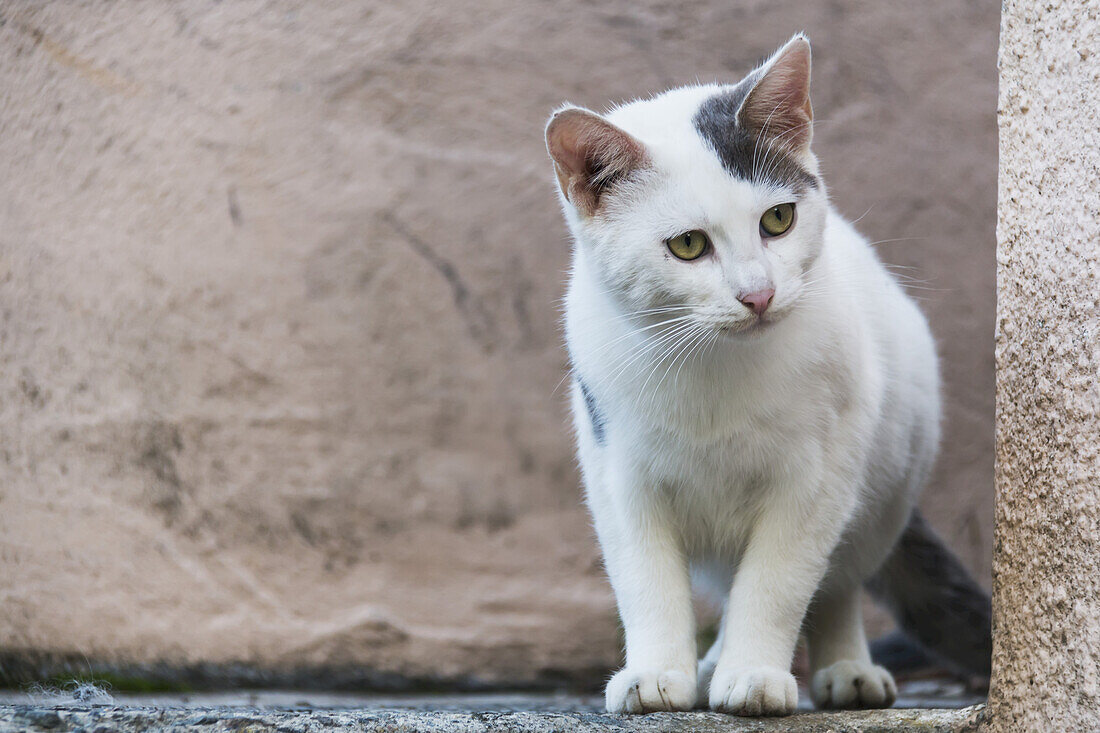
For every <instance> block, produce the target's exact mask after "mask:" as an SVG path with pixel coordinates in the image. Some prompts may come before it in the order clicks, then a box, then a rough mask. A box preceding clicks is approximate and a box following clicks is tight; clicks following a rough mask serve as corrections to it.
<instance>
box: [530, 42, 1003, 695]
mask: <svg viewBox="0 0 1100 733" xmlns="http://www.w3.org/2000/svg"><path fill="white" fill-rule="evenodd" d="M810 69H811V53H810V44H809V41H808V40H807V38H806V37H805V36H804V35H802V34H798V35H795V36H794V37H793V38H791V39H790V41H788V42H787V43H786V44H785V45H784V46H782V47H781V48H780V49H779V50H778V51H776V52H775V54H773V55H772V56H771V58H769V59H768V60H767V61H765V62H764V63H763V64H761V65H760V66H759V67H757V68H756V69H755V70H753V71H752V72H751V73H749V74H748V75H747V76H746V77H745V78H744V79H743V80H742V81H740V82H739V83H737V84H734V85H696V86H688V87H683V88H679V89H674V90H671V91H668V92H665V93H663V94H660V95H658V96H656V97H653V98H651V99H646V100H640V101H634V102H631V103H628V104H625V105H623V106H620V107H617V108H615V109H613V110H612V111H610V112H609V113H607V114H604V115H600V114H597V113H595V112H592V111H589V110H587V109H583V108H580V107H576V106H570V105H567V106H565V107H563V108H561V109H559V110H558V111H557V112H556V113H555V114H554V115H553V116H552V117H551V119H550V121H549V123H548V125H547V127H546V144H547V149H548V151H549V154H550V157H551V158H552V160H553V164H554V171H555V174H556V178H557V183H558V189H559V194H560V196H559V198H560V201H561V205H562V210H563V212H564V215H565V219H566V222H567V224H568V226H569V229H570V230H571V232H572V235H573V238H574V242H575V246H574V249H573V260H572V269H571V275H570V282H569V288H568V293H567V296H566V299H565V332H566V343H567V346H568V350H569V354H570V358H571V362H572V366H573V375H574V379H573V387H572V399H571V403H572V409H573V413H574V421H575V428H576V440H577V452H578V457H579V462H580V466H581V474H582V479H583V482H584V486H585V495H586V500H587V503H588V506H589V508H590V511H591V513H592V516H593V520H594V524H595V529H596V535H597V538H598V540H599V543H600V546H601V548H602V551H603V556H604V561H605V565H606V569H607V572H608V576H609V579H610V582H611V585H612V588H613V590H614V593H615V598H616V601H617V604H618V608H619V613H620V616H621V619H622V625H623V629H624V632H625V640H626V660H625V666H624V667H623V668H622V669H621V670H620V671H618V672H616V673H615V674H614V675H613V676H612V677H611V679H610V681H609V682H608V684H607V687H606V705H607V709H608V711H610V712H613V713H643V712H650V711H662V710H689V709H692V708H693V707H695V706H696V704H697V702H698V703H700V704H701V705H703V704H705V705H709V707H710V708H711V709H713V710H718V711H725V712H729V713H733V714H738V715H786V714H789V713H791V712H793V711H794V710H795V708H796V706H797V701H798V690H797V686H796V683H795V678H794V677H793V676H792V674H791V671H790V669H791V664H792V658H793V655H794V652H795V648H796V644H797V643H798V640H799V638H800V635H804V636H805V639H806V642H807V645H808V650H809V663H810V667H811V675H812V678H811V683H810V689H811V697H812V698H813V702H814V703H815V704H816V705H817V706H818V707H822V708H850V707H884V706H889V705H891V704H892V703H893V701H894V699H895V697H896V694H897V689H896V686H895V683H894V680H893V678H892V676H891V674H890V672H889V671H887V670H886V669H885V668H884V667H882V666H879V665H877V664H875V663H874V661H872V657H871V654H870V652H869V649H868V643H867V640H866V637H865V635H864V630H863V622H862V618H861V610H860V608H861V607H860V603H861V587H862V586H863V585H864V584H865V583H867V584H869V586H870V587H871V588H872V590H875V591H877V592H878V593H879V595H880V596H882V597H883V599H884V600H885V601H886V602H887V604H888V605H891V607H892V608H893V610H894V611H895V612H896V616H897V617H898V618H899V619H900V621H901V625H902V627H903V629H905V631H907V632H908V633H909V634H910V635H912V636H915V637H916V638H917V639H918V640H919V641H921V642H923V643H924V644H925V645H927V646H929V647H931V648H932V650H933V651H934V652H939V653H940V654H941V655H943V656H944V657H946V658H947V659H948V661H954V662H955V663H956V664H957V665H958V666H960V667H963V668H967V669H975V668H978V669H981V668H984V669H985V670H986V671H988V649H989V641H988V639H989V628H988V627H989V610H988V609H989V598H988V595H987V594H985V593H984V591H982V590H981V589H980V588H979V587H978V586H977V585H976V584H975V583H974V582H973V580H971V579H970V577H969V576H968V575H966V573H965V571H964V570H962V567H961V565H960V564H959V563H958V562H957V561H956V560H955V559H954V558H953V557H952V556H951V555H950V553H949V552H948V551H947V550H946V549H944V548H943V545H942V543H940V542H939V541H938V540H937V539H936V538H935V536H934V535H933V534H932V533H931V532H930V530H928V528H927V525H926V524H924V523H923V522H922V521H921V520H920V516H919V515H918V514H916V513H915V511H914V505H915V501H916V499H917V496H918V494H919V492H920V490H921V488H922V486H923V485H924V483H925V481H926V480H927V478H928V475H929V472H930V470H931V468H932V465H933V462H934V460H935V457H936V453H937V447H938V443H939V438H940V397H939V388H940V385H939V373H938V363H937V356H936V350H935V345H934V343H933V338H932V335H931V332H930V329H929V326H928V323H927V321H926V320H925V318H924V316H923V315H922V314H921V312H920V310H919V309H918V308H917V307H916V305H915V304H914V303H913V301H912V300H911V299H910V298H909V297H908V296H907V295H906V294H905V292H904V291H903V290H902V288H901V287H900V286H899V285H898V283H897V282H896V281H895V280H894V278H893V277H892V276H891V275H890V273H889V271H888V270H887V269H886V268H885V267H884V266H883V265H882V264H881V263H880V261H879V260H878V259H877V257H876V255H875V253H874V251H873V250H872V247H871V246H870V245H869V244H868V243H867V242H866V241H865V240H864V239H863V238H862V237H861V236H860V235H859V234H858V233H857V232H856V230H855V229H854V228H853V226H852V225H851V224H850V223H848V222H847V221H845V220H844V219H843V218H841V216H840V215H839V214H838V213H837V212H836V211H835V209H833V207H832V206H831V205H830V203H829V200H828V197H827V194H826V189H825V184H824V182H823V181H822V178H821V173H820V167H819V165H818V160H817V158H816V157H815V155H814V153H813V152H812V150H811V147H810V143H811V138H812V132H813V126H812V120H813V111H812V107H811V104H810ZM903 533H904V537H903ZM899 538H901V541H900V542H899ZM895 547H896V548H897V549H896V550H895V549H894V548H895ZM914 548H915V549H916V550H917V551H915V552H914ZM892 550H893V554H891V552H892ZM692 579H694V580H695V581H696V584H698V585H701V586H703V587H709V588H712V589H717V590H718V591H719V593H720V594H721V595H722V596H723V597H724V598H725V604H724V608H725V610H724V614H723V620H722V624H721V627H720V631H719V634H718V638H717V640H716V641H715V642H714V645H713V646H712V647H711V649H710V650H709V651H708V652H706V654H705V655H704V656H703V658H702V659H701V660H698V661H697V659H696V656H697V655H696V649H695V628H694V615H693V610H692V602H691V593H692ZM975 629H976V630H975ZM949 634H950V636H949ZM983 655H984V660H983Z"/></svg>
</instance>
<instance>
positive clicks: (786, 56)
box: [737, 33, 814, 153]
mask: <svg viewBox="0 0 1100 733" xmlns="http://www.w3.org/2000/svg"><path fill="white" fill-rule="evenodd" d="M753 76H755V77H756V81H755V82H754V83H753V87H752V90H751V91H749V93H748V96H746V97H745V101H744V102H742V104H741V109H740V110H738V112H737V121H738V124H740V125H741V127H742V128H744V129H746V130H749V131H750V132H751V133H752V134H753V135H758V136H762V137H763V138H764V139H765V140H768V141H770V142H772V143H775V144H777V145H780V146H782V147H785V148H787V149H788V150H791V151H792V152H794V153H804V152H806V150H807V149H808V148H809V147H810V138H811V137H812V136H813V119H814V111H813V108H812V107H811V106H810V41H809V39H807V38H806V36H804V35H802V34H801V33H799V34H797V35H795V36H794V37H793V38H791V40H789V41H787V43H786V45H784V46H783V48H781V49H779V50H778V51H776V52H775V54H774V55H773V56H772V57H771V58H770V59H768V60H767V61H766V62H765V63H764V64H763V65H762V66H761V67H760V69H759V70H758V71H757V72H755V73H754V74H753Z"/></svg>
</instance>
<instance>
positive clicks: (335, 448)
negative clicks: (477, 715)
mask: <svg viewBox="0 0 1100 733" xmlns="http://www.w3.org/2000/svg"><path fill="white" fill-rule="evenodd" d="M997 22H998V5H997V3H996V2H995V1H994V0H984V1H983V2H970V1H969V0H966V1H964V0H954V1H948V0H935V1H932V2H925V3H901V2H898V3H882V2H857V1H855V0H837V1H836V2H832V3H802V2H771V1H769V2H759V1H756V0H753V1H750V2H736V3H733V2H727V1H725V0H723V1H722V2H690V3H674V4H668V3H664V2H656V1H653V2H649V1H646V2H634V1H630V2H627V1H626V0H610V1H609V2H602V3H599V4H594V5H593V4H589V3H585V2H581V1H580V0H563V1H562V2H558V3H553V4H550V3H514V2H508V1H506V0H485V1H484V2H469V1H458V2H448V3H437V2H430V1H429V0H403V2H400V3H348V2H342V1H336V0H333V1H327V0H326V1H318V2H285V1H283V2H258V1H254V0H241V1H240V2H231V3H212V2H198V0H189V1H187V2H180V3H167V2H110V3H108V2H84V3H71V2H45V3H39V2H12V1H10V0H9V1H8V2H0V652H7V653H16V654H25V653H27V652H30V651H47V652H57V653H72V654H76V655H77V658H81V659H82V658H84V657H85V656H86V657H87V658H89V659H95V660H107V661H112V660H113V661H120V662H133V661H137V662H150V661H158V660H163V661H167V662H169V663H171V664H180V663H198V662H218V663H230V662H245V663H248V664H251V665H258V666H260V667H263V668H290V667H302V666H305V667H310V666H330V667H333V666H335V667H339V666H347V665H354V667H355V668H356V669H362V670H367V671H372V672H380V673H392V674H394V675H403V676H414V677H416V676H431V677H441V678H444V679H452V680H453V679H468V678H470V676H475V677H477V678H479V679H482V680H484V681H488V682H498V683H500V682H504V683H524V682H531V681H539V680H542V681H546V680H553V679H558V678H561V677H563V676H564V677H573V678H578V677H583V678H585V679H589V680H591V679H598V678H599V677H600V676H601V675H602V674H603V673H604V671H605V670H606V669H607V668H608V667H610V666H612V665H613V664H615V663H616V660H617V656H618V653H619V649H618V641H617V632H616V622H615V615H614V611H613V604H612V602H611V598H610V593H609V591H608V588H607V585H606V583H605V581H604V579H603V577H602V571H601V569H600V564H599V560H598V553H597V550H596V547H595V543H594V542H593V540H592V537H591V531H590V529H589V525H588V520H587V517H586V515H585V512H584V509H583V508H582V506H581V498H580V491H579V489H578V487H577V477H576V473H575V471H574V465H573V459H572V456H571V447H570V436H569V432H568V429H567V427H566V420H565V411H564V398H563V395H564V392H563V391H562V390H557V391H555V389H556V385H558V383H559V381H560V379H561V377H562V374H563V371H564V367H565V359H564V356H563V353H562V350H561V348H560V343H559V341H560V337H559V332H558V327H557V318H558V312H557V305H556V303H557V299H558V298H559V297H560V295H561V291H562V281H563V273H564V270H565V268H566V266H567V261H568V242H567V241H566V234H565V229H564V226H563V224H562V223H561V221H560V216H559V213H558V211H557V209H556V206H557V205H556V200H555V197H554V191H553V182H552V176H551V172H550V166H549V163H548V162H547V160H546V157H545V151H544V147H543V142H542V128H543V124H544V122H545V119H546V116H547V114H548V113H549V111H550V110H552V109H553V108H554V107H555V106H556V105H558V104H559V103H560V102H561V101H563V100H565V99H569V100H572V101H574V102H577V103H581V104H587V105H591V106H601V105H603V104H604V103H605V102H606V101H607V100H618V99H623V98H625V97H629V96H633V95H639V94H647V93H651V92H656V91H659V90H661V89H664V88H666V87H668V86H671V85H675V84H678V83H686V82H690V81H693V80H695V79H696V78H700V79H722V80H732V79H737V78H739V77H740V75H741V74H743V73H744V72H745V71H746V70H747V69H749V68H750V67H751V66H752V65H753V64H754V63H755V62H756V61H757V60H758V59H759V58H760V57H761V56H762V55H764V54H766V53H768V52H769V51H770V50H771V49H773V48H774V47H775V46H776V45H777V44H778V43H780V42H782V41H783V40H785V39H786V38H787V37H789V35H790V34H791V33H792V32H793V31H795V30H799V29H805V30H806V31H808V32H809V34H810V36H811V37H812V39H813V42H814V44H815V82H814V83H815V90H814V105H815V110H816V112H817V116H818V120H819V121H818V126H817V132H816V138H815V144H816V145H817V146H818V151H819V154H820V157H821V159H822V162H823V165H824V169H825V172H826V176H827V179H828V183H829V186H830V191H831V193H832V196H833V198H834V200H835V202H836V203H837V205H838V206H839V207H840V209H841V210H842V211H844V212H845V213H846V214H848V215H849V216H850V217H852V218H853V219H854V218H860V224H859V226H860V227H861V228H862V229H863V231H865V232H866V233H867V234H868V235H869V236H870V237H871V238H872V239H874V240H882V242H881V244H880V245H879V249H880V251H881V253H882V255H883V257H884V258H885V259H886V260H888V261H889V262H891V263H893V264H894V265H897V266H898V270H897V271H898V274H899V276H900V277H902V278H903V279H905V280H906V281H907V283H908V284H909V286H910V287H911V290H912V292H913V294H914V295H915V296H917V297H919V298H921V300H922V305H923V307H924V308H925V309H926V312H927V313H929V315H930V317H931V318H932V321H933V326H934V329H935V331H936V334H937V336H938V337H939V340H940V344H941V349H942V353H943V356H944V373H945V384H946V400H945V403H946V405H947V414H946V425H945V427H946V439H945V451H944V459H943V461H942V462H941V464H940V467H939V469H938V471H937V473H936V475H935V478H934V480H933V482H932V485H931V486H930V488H929V491H928V494H927V500H926V502H925V508H926V510H927V513H928V514H929V515H930V516H931V518H932V519H933V521H934V523H935V524H936V525H937V527H938V528H939V529H940V531H941V532H942V533H943V534H944V535H945V537H946V538H947V539H948V540H949V541H950V542H951V543H952V544H953V545H954V546H955V547H956V548H957V549H958V550H959V551H960V553H961V554H962V555H963V556H964V558H965V559H966V561H967V562H968V564H969V565H970V567H971V568H973V569H974V570H975V571H976V572H977V573H978V574H979V575H980V576H983V577H988V567H989V546H990V545H991V540H992V508H991V501H992V499H991V494H992V492H991V487H992V408H993V382H992V374H993V368H992V348H991V347H992V343H991V341H992V339H991V333H992V325H993V287H994V284H993V270H994V261H993V247H994V240H993V236H992V231H993V222H994V211H995V208H994V204H995V194H994V191H995V187H994V181H995V173H996V166H995V154H996V149H995V128H994V121H993V116H992V114H991V110H992V109H993V108H994V105H995V99H996V96H995V95H996V92H995V90H996V74H995V69H994V61H995V53H996V35H997ZM1074 211H1076V210H1074ZM1073 215H1075V214H1073ZM1049 244H1050V245H1051V246H1053V240H1052V241H1051V242H1049ZM1043 307H1044V308H1045V307H1053V306H1048V304H1044V305H1043Z"/></svg>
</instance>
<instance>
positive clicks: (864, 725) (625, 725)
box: [0, 705, 980, 733]
mask: <svg viewBox="0 0 1100 733" xmlns="http://www.w3.org/2000/svg"><path fill="white" fill-rule="evenodd" d="M979 714H980V707H968V708H961V709H935V710H927V709H924V710H912V709H910V710H899V709H894V710H873V711H860V712H838V713H800V714H797V715H793V716H791V717H789V718H779V719H746V718H735V717H731V716H728V715H720V714H718V713H703V712H698V713H695V712H693V713H654V714H650V715H643V716H621V715H606V714H603V713H597V712H585V711H568V712H533V711H526V710H515V711H477V712H475V711H457V712H447V711H422V710H394V709H381V710H347V709H332V710H309V709H295V710H262V709H241V708H225V707H214V708H155V707H115V706H109V705H83V706H81V705H71V706H62V707H54V708H50V707H34V706H0V731H3V732H7V731H24V730H26V731H59V732H60V731H73V732H74V733H75V732H76V731H94V732H95V733H106V732H107V731H146V730H151V729H155V730H167V731H205V732H209V733H216V732H221V731H242V730H247V731H285V732H287V733H291V732H293V733H296V732H298V731H301V732H302V733H311V732H312V731H321V730H337V731H339V730H354V731H387V732H390V733H397V732H403V731H410V732H411V731H425V733H429V732H439V733H444V732H446V733H451V732H452V731H462V732H463V733H488V732H489V731H531V732H532V733H534V732H536V731H537V732H538V733H544V732H546V733H549V732H550V731H562V732H568V731H638V732H639V733H641V732H644V731H703V732H706V731H753V732H756V731H759V732H760V733H764V732H766V731H802V732H804V733H811V732H814V733H816V732H820V733H824V732H825V731H833V732H840V731H852V732H853V733H872V732H876V733H877V732H878V731H923V732H924V733H938V732H943V733H948V732H954V731H965V730H972V729H973V727H974V725H975V721H976V719H977V716H978V715H979Z"/></svg>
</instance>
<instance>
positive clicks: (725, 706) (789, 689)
mask: <svg viewBox="0 0 1100 733" xmlns="http://www.w3.org/2000/svg"><path fill="white" fill-rule="evenodd" d="M829 494H830V492H828V491H826V492H821V491H819V492H816V495H815V492H809V493H808V495H807V494H804V495H802V496H792V495H791V494H790V493H787V492H778V493H777V495H776V496H774V497H772V498H771V499H770V500H769V501H768V502H766V503H765V506H763V507H762V509H761V511H760V514H759V516H758V519H757V522H756V524H755V525H754V527H753V531H752V536H751V537H750V538H749V542H748V545H747V547H746V548H745V553H744V555H743V556H742V559H741V563H740V565H739V567H738V570H737V576H736V578H735V579H734V583H733V588H732V590H731V592H730V597H729V603H728V605H727V611H726V620H725V633H724V635H723V640H722V642H723V643H722V649H721V652H720V653H719V656H718V663H717V665H716V667H715V670H714V677H713V678H712V679H711V683H710V696H709V698H710V707H711V708H713V709H714V710H720V711H723V712H728V713H734V714H735V715H789V714H790V713H792V712H794V710H795V707H796V706H797V704H798V687H797V685H796V684H795V679H794V675H792V674H791V672H790V667H791V660H792V658H793V657H794V650H795V645H796V644H797V642H798V635H799V631H800V629H801V626H802V620H803V618H804V616H805V615H806V609H807V607H808V606H809V603H810V599H811V598H812V597H813V594H814V591H815V590H816V589H817V587H818V585H819V584H820V583H821V580H822V578H823V577H824V574H825V570H826V568H827V564H828V557H829V555H830V553H831V552H832V550H833V548H834V547H835V546H836V543H837V541H838V540H839V538H840V533H841V530H842V528H843V524H844V522H845V520H846V519H847V516H848V514H849V512H850V507H849V506H846V505H845V503H844V502H843V501H842V500H841V497H842V496H843V492H832V500H831V501H830V499H829Z"/></svg>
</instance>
